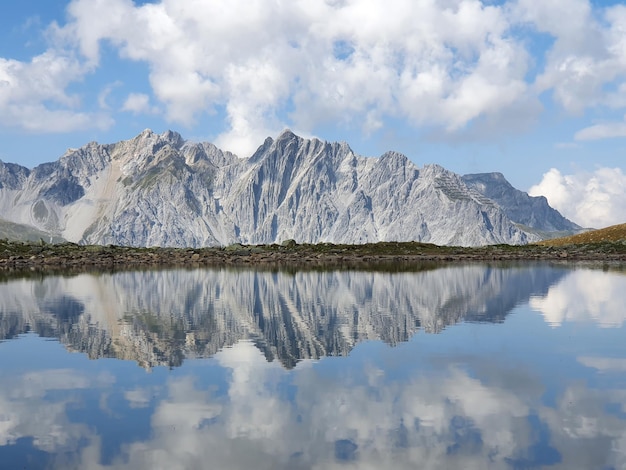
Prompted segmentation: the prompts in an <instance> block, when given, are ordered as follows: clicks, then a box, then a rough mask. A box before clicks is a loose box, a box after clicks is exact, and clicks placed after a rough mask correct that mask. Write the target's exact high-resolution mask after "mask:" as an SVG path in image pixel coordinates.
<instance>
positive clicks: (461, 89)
mask: <svg viewBox="0 0 626 470" xmlns="http://www.w3.org/2000/svg"><path fill="white" fill-rule="evenodd" d="M146 128H150V129H152V130H154V131H155V132H164V131H165V130H168V129H172V130H175V131H178V132H180V133H181V135H182V136H183V137H184V138H185V139H188V140H192V141H209V142H213V143H214V144H216V145H217V146H218V147H220V148H222V149H224V150H230V151H233V152H234V153H236V154H237V155H239V156H240V157H248V156H250V155H251V154H252V153H253V152H254V150H255V149H256V148H257V147H258V146H259V145H261V144H262V142H263V141H264V139H265V138H266V137H268V136H270V137H276V136H277V135H278V134H279V133H280V132H281V131H282V130H283V129H285V128H289V129H291V130H293V131H294V132H295V133H297V134H299V135H301V136H303V137H317V138H320V139H323V140H328V141H346V142H348V143H349V144H350V146H351V147H352V149H353V150H354V151H355V152H356V153H358V154H360V155H364V156H379V155H381V154H382V153H384V152H385V151H388V150H395V151H399V152H402V153H404V154H405V155H406V156H407V157H409V158H410V159H411V160H412V161H413V162H415V163H416V164H417V165H418V166H423V165H424V164H429V163H437V164H440V165H442V166H444V167H445V168H448V169H449V170H452V171H454V172H457V173H459V174H467V173H482V172H492V171H498V172H501V173H503V174H504V176H505V177H506V178H507V179H508V180H509V181H510V182H511V184H513V186H515V187H516V188H518V189H521V190H523V191H528V192H529V193H530V194H531V195H535V196H536V195H544V196H546V197H547V198H548V201H549V202H550V204H551V205H552V206H553V207H555V208H556V209H558V210H559V211H560V212H561V213H562V214H563V215H565V216H566V217H568V218H570V219H571V220H573V221H574V222H576V223H578V224H580V225H582V226H585V227H596V228H598V227H603V226H607V225H612V224H617V223H624V222H626V1H615V0H542V1H537V0H508V1H505V0H482V1H480V0H228V1H225V0H222V1H218V0H153V1H139V0H135V1H133V0H64V1H63V0H21V1H20V2H7V4H6V5H3V9H2V15H1V16H0V160H2V161H5V162H12V163H19V164H21V165H24V166H27V167H29V168H32V167H34V166H36V165H38V164H40V163H44V162H49V161H54V160H57V159H58V158H59V157H60V156H61V155H63V153H65V151H66V150H67V149H68V148H76V147H80V146H82V145H84V144H86V143H88V142H90V141H97V142H100V143H111V142H117V141H119V140H125V139H130V138H132V137H134V136H135V135H137V134H139V133H140V132H141V131H142V130H144V129H146Z"/></svg>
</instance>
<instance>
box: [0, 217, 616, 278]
mask: <svg viewBox="0 0 626 470" xmlns="http://www.w3.org/2000/svg"><path fill="white" fill-rule="evenodd" d="M620 227H622V228H626V224H625V225H623V226H620ZM609 229H611V230H609ZM609 229H606V230H608V231H607V232H603V231H598V232H599V233H596V235H593V234H594V232H588V233H586V234H581V235H586V237H584V238H581V239H580V240H581V241H580V242H576V243H572V242H571V240H574V241H577V240H579V238H577V237H581V235H576V236H575V237H567V238H564V239H555V240H548V241H545V242H541V243H536V244H530V245H515V246H513V245H489V246H482V247H458V246H438V245H433V244H429V243H419V242H379V243H368V244H363V245H336V244H332V243H320V244H297V243H296V242H295V241H293V240H287V241H285V242H283V243H282V244H280V245H276V244H274V245H241V244H233V245H230V246H227V247H210V248H195V249H193V248H159V247H152V248H137V247H122V246H113V245H109V246H100V245H77V244H74V243H61V244H49V243H46V242H45V241H43V240H40V241H39V242H38V243H31V242H13V241H8V240H6V239H3V240H0V271H1V270H4V271H24V270H31V271H37V272H40V271H63V270H65V271H77V270H90V269H94V270H121V269H130V268H133V269H136V268H140V267H142V268H151V267H200V266H214V267H215V266H265V267H270V268H272V267H283V268H290V267H293V268H298V269H300V268H314V269H315V268H319V267H327V268H366V267H373V266H374V267H376V269H381V268H383V269H385V268H386V269H394V268H397V269H400V268H402V267H403V266H404V267H406V266H408V265H412V266H413V267H415V266H416V265H417V264H420V263H422V264H424V263H441V262H455V261H508V260H511V261H513V260H520V261H521V260H528V261H542V260H560V261H568V260H589V261H613V262H620V263H622V262H625V261H626V238H624V237H622V236H618V235H616V234H617V233H618V231H617V230H614V229H613V228H611V227H610V228H609ZM602 234H604V235H602ZM609 234H613V235H611V236H614V237H615V238H609Z"/></svg>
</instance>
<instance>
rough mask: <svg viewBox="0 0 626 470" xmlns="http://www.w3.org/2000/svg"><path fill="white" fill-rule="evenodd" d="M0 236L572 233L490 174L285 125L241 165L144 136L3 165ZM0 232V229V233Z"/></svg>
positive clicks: (256, 238) (471, 238) (206, 242)
mask: <svg viewBox="0 0 626 470" xmlns="http://www.w3.org/2000/svg"><path fill="white" fill-rule="evenodd" d="M0 219H2V220H0V228H2V227H3V226H6V225H7V224H13V225H11V227H13V229H12V230H13V232H15V224H18V225H22V226H25V227H27V228H28V230H30V231H31V232H32V231H34V232H32V233H37V234H38V233H45V234H48V237H50V238H51V239H53V240H54V239H60V238H62V239H65V240H68V241H71V242H75V243H81V244H115V245H127V246H174V247H200V246H219V245H222V246H224V245H228V244H232V243H244V244H271V243H280V242H281V241H283V240H286V239H294V240H296V241H297V242H299V243H320V242H331V243H351V244H353V243H368V242H377V241H420V242H428V243H435V244H438V245H460V246H476V245H486V244H496V243H508V244H524V243H529V242H533V241H538V240H541V239H544V238H549V237H551V236H554V235H556V234H558V235H563V234H571V233H576V232H578V231H580V230H581V227H579V226H578V225H576V224H575V223H573V222H571V221H569V220H567V219H566V218H564V217H563V216H562V215H561V214H559V213H558V212H557V211H556V210H554V209H553V208H551V207H550V206H549V205H548V203H547V200H546V199H545V198H544V197H530V196H529V195H528V194H526V193H524V192H522V191H519V190H517V189H515V188H513V187H512V186H511V185H510V184H509V183H508V182H507V181H506V179H505V178H504V176H503V175H501V174H500V173H487V174H475V175H465V176H460V175H457V174H455V173H453V172H451V171H448V170H446V169H445V168H443V167H441V166H439V165H435V164H430V165H424V166H423V167H422V168H419V167H418V166H417V165H415V164H414V163H413V162H411V161H410V160H409V159H408V158H407V157H406V156H404V155H402V154H400V153H397V152H387V153H385V154H383V155H382V156H380V157H378V158H373V157H363V156H359V155H357V154H355V153H354V152H353V151H352V149H351V148H350V147H349V146H348V144H347V143H343V142H342V143H336V142H335V143H330V142H324V141H321V140H318V139H304V138H302V137H299V136H297V135H295V134H294V133H292V132H291V131H289V130H286V131H284V132H282V133H281V134H280V135H279V136H278V137H277V138H276V139H272V138H267V139H266V140H265V142H264V143H263V144H262V145H261V146H260V147H259V148H258V150H257V151H256V152H255V153H254V155H252V156H251V157H249V158H239V157H237V156H236V155H234V154H232V153H230V152H225V151H222V150H220V149H219V148H217V147H216V146H215V145H213V144H210V143H197V142H189V141H185V140H184V139H183V138H182V137H181V136H180V134H178V133H176V132H172V131H167V132H165V133H163V134H156V133H154V132H152V131H150V130H145V131H144V132H142V133H141V134H139V135H138V136H136V137H135V138H133V139H131V140H127V141H122V142H118V143H114V144H104V145H103V144H98V143H95V142H92V143H89V144H87V145H85V146H83V147H81V148H79V149H70V150H68V151H67V152H66V153H65V154H64V155H63V156H62V157H61V158H60V159H59V160H57V161H55V162H52V163H44V164H41V165H39V166H37V167H35V168H34V169H32V170H31V169H28V168H25V167H22V166H20V165H17V164H11V163H4V162H1V161H0ZM0 232H1V231H0Z"/></svg>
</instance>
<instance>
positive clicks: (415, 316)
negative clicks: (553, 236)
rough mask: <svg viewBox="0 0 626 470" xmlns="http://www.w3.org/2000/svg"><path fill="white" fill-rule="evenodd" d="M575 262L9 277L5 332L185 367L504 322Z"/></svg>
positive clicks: (336, 350) (327, 350)
mask: <svg viewBox="0 0 626 470" xmlns="http://www.w3.org/2000/svg"><path fill="white" fill-rule="evenodd" d="M566 272H567V271H566V270H564V269H561V270H558V269H549V268H546V267H543V268H539V267H535V268H529V267H521V268H515V269H511V268H509V269H502V268H485V267H484V266H476V265H475V266H463V267H457V268H442V269H437V270H432V271H423V272H417V273H406V272H405V273H385V272H382V273H381V272H351V271H329V272H310V271H309V272H306V271H303V272H297V273H295V274H289V273H285V272H263V271H245V270H240V271H226V270H224V271H220V270H214V271H202V270H196V271H185V270H177V271H161V272H158V271H147V272H125V273H118V274H112V275H92V274H84V275H79V276H76V277H46V278H43V279H41V280H38V281H32V280H17V281H12V282H8V283H6V284H0V299H1V300H0V337H1V338H11V337H14V336H16V335H18V334H20V333H25V332H27V331H33V332H35V333H37V334H39V335H40V336H44V337H55V338H59V340H60V341H61V342H62V343H63V344H65V345H66V346H67V347H68V348H69V349H70V350H74V351H80V352H84V353H86V354H88V356H89V357H90V358H92V359H96V358H101V357H115V358H118V359H128V360H134V361H137V363H139V364H140V365H141V366H143V367H154V366H159V365H166V366H170V367H176V366H180V365H181V363H182V361H183V359H184V358H185V357H196V358H197V357H210V356H212V355H213V354H215V353H216V352H217V351H219V350H220V349H222V348H224V347H228V346H232V345H233V344H236V343H237V342H238V341H241V340H244V339H247V340H251V341H253V342H254V344H255V345H256V346H257V347H258V348H259V349H261V350H262V351H263V354H264V355H265V357H266V358H267V359H268V360H269V361H272V360H275V359H278V360H279V361H280V362H281V363H282V364H283V365H284V366H285V367H287V368H291V367H293V366H294V365H295V364H296V362H297V361H298V360H300V359H318V358H320V357H323V356H345V355H347V354H348V353H349V352H350V351H351V350H352V348H353V347H354V346H355V344H357V343H359V342H360V341H364V340H382V341H384V342H386V343H388V344H390V345H395V344H397V343H399V342H403V341H407V340H408V339H409V338H410V337H411V336H413V334H415V333H416V332H417V331H418V330H419V329H422V330H424V331H425V332H427V333H439V332H441V331H442V330H443V329H444V328H445V327H446V326H449V325H453V324H455V323H457V322H459V321H462V320H465V321H483V322H501V321H503V320H504V318H505V316H506V315H507V314H508V313H509V311H510V310H511V309H512V308H513V307H515V305H517V304H518V303H520V302H525V301H528V299H529V298H530V296H538V295H543V294H545V293H546V292H547V290H548V288H549V287H550V286H551V285H553V284H554V283H556V282H557V281H559V280H560V279H561V278H562V277H563V276H564V275H565V274H566Z"/></svg>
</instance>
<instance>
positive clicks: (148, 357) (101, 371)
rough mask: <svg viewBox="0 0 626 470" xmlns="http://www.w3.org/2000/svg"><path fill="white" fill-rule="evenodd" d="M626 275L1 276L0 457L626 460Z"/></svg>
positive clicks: (192, 464) (562, 269)
mask: <svg viewBox="0 0 626 470" xmlns="http://www.w3.org/2000/svg"><path fill="white" fill-rule="evenodd" d="M625 322H626V274H625V272H624V268H623V267H622V270H621V271H620V270H619V269H617V270H615V269H604V270H603V269H591V268H587V267H584V266H577V265H549V264H540V263H537V264H528V263H526V264H523V263H521V264H510V265H486V264H469V265H456V266H452V265H448V266H445V267H438V268H436V269H435V268H433V267H432V266H428V267H426V266H425V267H424V268H423V269H422V270H416V271H402V272H389V271H385V272H374V271H348V270H343V271H342V270H336V271H321V270H320V271H293V272H286V271H254V270H236V269H229V270H227V269H224V270H201V269H199V270H165V271H137V272H119V273H113V274H107V273H101V274H81V275H72V276H69V275H68V276H47V277H42V276H38V275H33V277H30V278H19V279H8V280H4V281H3V282H2V283H0V339H1V341H0V468H7V469H9V468H10V469H13V468H29V469H30V468H34V469H37V468H49V469H71V468H80V469H84V468H90V469H96V468H97V469H103V468H104V469H109V468H111V469H155V468H158V469H187V468H189V469H198V468H216V469H247V468H250V469H313V468H319V469H333V468H341V469H344V468H346V469H348V468H350V469H354V468H358V469H377V468H389V469H402V468H407V469H409V468H411V469H412V468H423V469H457V468H458V469H531V468H550V469H552V468H554V469H607V470H608V469H623V468H626V328H625Z"/></svg>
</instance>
